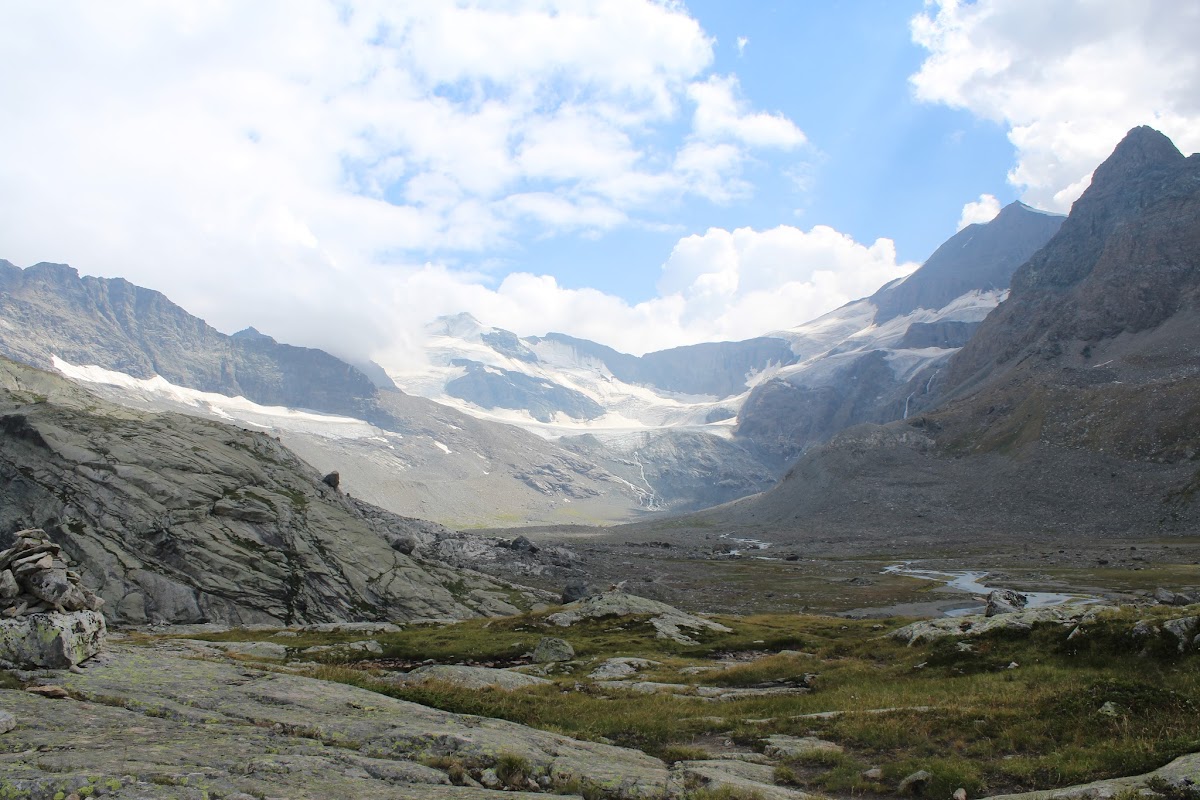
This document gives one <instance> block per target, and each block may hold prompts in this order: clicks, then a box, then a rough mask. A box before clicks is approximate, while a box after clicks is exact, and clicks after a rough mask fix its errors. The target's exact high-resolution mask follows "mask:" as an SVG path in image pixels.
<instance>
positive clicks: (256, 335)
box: [230, 325, 276, 344]
mask: <svg viewBox="0 0 1200 800" xmlns="http://www.w3.org/2000/svg"><path fill="white" fill-rule="evenodd" d="M230 338H231V339H240V340H242V341H244V342H270V343H271V344H276V341H275V339H274V338H273V337H270V336H267V335H266V334H265V333H263V332H262V331H260V330H259V329H258V328H256V327H254V326H253V325H251V326H250V327H248V328H242V329H241V330H240V331H238V332H237V333H235V334H233V336H231V337H230Z"/></svg>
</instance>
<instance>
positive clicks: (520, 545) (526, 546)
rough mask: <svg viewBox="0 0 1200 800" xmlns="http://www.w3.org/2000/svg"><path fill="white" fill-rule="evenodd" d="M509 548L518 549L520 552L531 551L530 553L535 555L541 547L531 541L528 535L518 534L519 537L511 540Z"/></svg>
mask: <svg viewBox="0 0 1200 800" xmlns="http://www.w3.org/2000/svg"><path fill="white" fill-rule="evenodd" d="M508 549H509V550H516V551H517V552H518V553H529V554H530V555H533V554H534V553H536V552H537V551H538V550H540V549H541V548H539V547H538V546H537V545H536V544H534V543H533V542H532V541H530V539H529V538H528V537H526V536H518V537H517V538H515V539H513V540H512V541H511V542H509V544H508Z"/></svg>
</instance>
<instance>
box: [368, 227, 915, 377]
mask: <svg viewBox="0 0 1200 800" xmlns="http://www.w3.org/2000/svg"><path fill="white" fill-rule="evenodd" d="M916 267H917V264H915V263H898V262H897V261H896V249H895V245H894V244H893V242H892V241H891V240H889V239H879V240H877V241H876V242H875V243H874V244H871V245H869V246H868V245H863V244H860V243H858V242H855V241H854V240H853V239H852V238H851V237H849V236H846V235H845V234H842V233H839V232H838V231H835V230H833V229H832V228H829V227H826V226H816V227H814V228H812V229H811V230H808V231H804V230H801V229H799V228H795V227H792V226H787V225H781V226H779V227H776V228H772V229H769V230H762V231H759V230H754V229H751V228H738V229H736V230H732V231H730V230H725V229H721V228H711V229H709V230H708V231H706V232H705V233H704V234H702V235H699V234H698V235H693V236H688V237H685V238H683V239H680V240H679V242H678V243H677V244H676V245H675V247H674V249H673V250H672V252H671V254H670V256H669V258H668V259H667V261H666V262H665V263H664V264H663V268H662V274H661V279H660V281H659V286H658V289H659V291H658V295H657V296H656V297H654V298H651V299H650V300H647V301H645V302H641V303H628V302H626V301H625V300H623V299H621V298H619V297H615V296H613V295H610V294H605V293H603V292H599V291H597V290H595V289H571V288H566V287H563V286H561V285H560V284H559V283H558V282H557V281H556V280H555V279H554V278H553V277H551V276H549V275H532V274H529V273H523V272H515V273H512V274H510V275H508V276H506V277H505V278H504V279H503V280H502V281H501V282H500V283H499V284H498V285H495V286H488V285H485V282H484V281H482V280H480V278H481V276H479V275H475V274H470V273H459V272H456V271H455V270H452V269H448V268H446V267H445V266H441V265H433V264H427V265H424V266H421V267H419V268H414V269H412V270H410V271H408V272H407V273H406V274H404V275H403V276H398V275H393V276H392V278H391V280H390V282H389V283H388V288H387V291H386V292H385V293H382V296H380V297H379V298H378V299H379V301H380V302H383V303H384V304H385V305H386V306H387V307H388V308H391V309H394V310H395V311H396V312H397V314H398V315H399V316H400V317H401V318H405V317H407V318H409V319H428V318H430V317H431V316H436V315H442V314H453V313H458V312H460V311H467V312H469V313H470V314H472V315H473V316H475V317H476V318H477V319H479V320H481V321H483V322H484V323H485V324H488V325H493V326H495V327H499V328H504V329H506V330H511V331H514V332H515V333H517V334H519V335H522V336H525V335H540V334H544V333H546V332H547V331H561V332H565V333H569V334H571V335H574V336H580V337H583V338H587V339H593V340H596V341H600V342H603V343H605V344H608V345H609V346H612V347H615V348H617V349H618V350H621V351H622V352H627V353H634V354H637V355H640V354H642V353H645V352H647V351H649V350H657V349H662V348H667V347H674V346H678V345H684V344H694V343H696V342H704V341H717V340H739V339H746V338H750V337H754V336H761V335H763V334H765V333H768V332H770V331H772V330H779V329H783V328H789V327H793V326H795V325H798V324H800V323H803V322H807V321H808V320H810V319H812V318H814V317H816V316H819V315H820V314H822V313H824V312H826V311H829V310H831V309H833V308H836V307H837V306H840V305H843V304H844V303H847V302H849V301H850V300H854V299H857V298H859V297H863V296H865V295H868V294H870V293H872V292H874V291H875V290H876V289H878V288H879V287H880V286H881V285H883V284H884V283H886V282H888V281H891V280H894V279H895V278H898V277H901V276H903V275H906V274H908V273H909V272H911V271H912V270H914V269H916ZM420 338H421V335H420V332H419V331H418V330H416V329H415V328H410V329H407V330H405V331H403V333H402V334H398V335H397V336H396V337H395V341H396V342H399V343H400V344H399V345H395V346H391V347H388V348H384V349H383V350H382V351H380V353H379V354H378V358H379V360H380V361H381V363H384V364H386V365H387V366H389V367H395V368H397V369H399V370H400V371H403V369H404V368H405V367H406V366H407V365H408V364H410V363H411V361H409V359H411V358H412V355H411V352H409V345H410V344H411V343H413V342H419V341H420Z"/></svg>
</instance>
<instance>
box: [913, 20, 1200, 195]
mask: <svg viewBox="0 0 1200 800" xmlns="http://www.w3.org/2000/svg"><path fill="white" fill-rule="evenodd" d="M927 6H928V7H927V10H926V11H925V12H924V13H922V14H920V15H918V16H917V17H915V18H914V19H913V23H912V34H913V39H914V41H915V42H917V43H918V44H920V45H921V46H922V47H924V48H926V49H927V50H928V51H929V56H928V57H927V58H926V60H925V62H924V63H923V64H922V66H921V69H920V71H919V72H918V73H917V74H916V75H914V76H913V77H912V83H913V87H914V89H915V91H916V94H917V97H919V98H920V99H922V100H926V101H929V102H938V103H945V104H947V105H950V106H953V107H956V108H964V109H967V110H969V111H971V112H972V113H974V114H976V115H978V116H980V117H983V118H985V119H989V120H994V121H996V122H999V123H1001V124H1004V125H1005V126H1007V128H1008V129H1009V139H1010V140H1011V141H1012V143H1013V145H1014V146H1015V147H1016V149H1017V162H1016V165H1015V166H1014V167H1013V169H1012V171H1011V172H1010V173H1009V181H1010V182H1011V183H1012V184H1014V185H1015V186H1017V187H1020V188H1021V189H1022V190H1023V192H1024V194H1023V199H1024V200H1025V201H1026V202H1028V203H1030V204H1031V205H1034V206H1038V207H1040V208H1047V209H1052V210H1057V211H1066V210H1068V209H1069V208H1070V205H1071V203H1072V202H1074V200H1075V199H1076V198H1077V197H1078V196H1079V195H1080V194H1081V193H1082V192H1083V190H1084V189H1085V188H1087V185H1088V182H1089V180H1090V176H1091V172H1092V170H1093V169H1095V168H1096V166H1097V165H1098V164H1099V163H1100V162H1101V161H1103V160H1104V158H1106V157H1107V156H1108V155H1109V153H1110V152H1111V151H1112V149H1113V148H1114V147H1115V146H1116V144H1117V142H1118V141H1120V139H1121V138H1122V137H1123V136H1124V134H1125V133H1126V132H1127V131H1128V130H1129V129H1130V128H1133V127H1135V126H1137V125H1151V126H1153V127H1156V128H1158V129H1160V130H1162V131H1163V132H1164V133H1166V134H1167V135H1168V136H1170V137H1171V138H1172V139H1174V140H1175V143H1176V144H1177V145H1178V146H1179V147H1180V149H1182V150H1184V151H1185V152H1191V151H1193V150H1197V149H1200V48H1197V47H1196V42H1198V41H1200V7H1197V6H1196V5H1195V4H1194V3H1180V2H1178V1H1177V0H1142V1H1141V2H1135V3H1130V2H1126V1H1125V0H1107V1H1103V2H1098V1H1097V0H1055V2H1045V0H1005V2H1000V1H999V0H977V2H971V3H968V2H961V1H960V0H930V2H928V3H927Z"/></svg>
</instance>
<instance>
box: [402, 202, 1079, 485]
mask: <svg viewBox="0 0 1200 800" xmlns="http://www.w3.org/2000/svg"><path fill="white" fill-rule="evenodd" d="M1061 222H1062V217H1060V216H1057V215H1052V214H1046V213H1043V212H1040V211H1037V210H1035V209H1032V208H1030V207H1028V206H1025V205H1023V204H1021V203H1013V204H1012V205H1010V206H1008V207H1007V208H1005V209H1004V210H1003V211H1001V213H1000V214H999V216H997V217H996V219H995V220H993V221H992V222H990V223H987V224H985V225H971V226H968V227H967V228H965V229H963V230H962V231H960V232H959V233H958V234H956V235H955V236H954V237H952V238H951V239H950V240H949V241H947V242H946V243H945V244H944V245H943V246H942V247H941V248H939V249H938V250H937V252H935V253H934V254H933V256H931V257H930V259H929V260H928V261H927V262H926V263H925V264H924V265H923V266H922V267H921V268H920V269H919V270H917V271H916V272H914V273H913V274H912V275H910V276H908V277H906V278H904V279H901V280H899V281H895V282H893V283H891V284H889V285H887V286H885V287H883V288H882V289H880V290H879V291H878V292H877V293H876V294H875V295H873V296H871V297H869V298H864V299H862V300H858V301H855V302H852V303H849V304H847V305H846V306H843V307H842V308H839V309H836V310H835V311H832V312H830V313H829V314H826V315H824V316H822V317H820V318H818V319H815V320H812V321H811V322H807V323H804V324H802V325H798V326H796V327H795V328H791V329H788V330H784V331H776V332H773V333H770V334H768V335H766V336H764V337H761V338H757V339H750V340H746V341H742V342H714V343H706V344H699V345H692V346H687V347H677V348H673V349H671V350H663V351H659V352H655V353H649V354H647V355H645V356H641V357H636V356H630V355H626V354H624V353H619V352H617V351H615V350H613V349H611V348H608V347H605V346H603V345H600V344H597V343H595V342H590V341H587V340H582V339H576V338H573V337H569V336H565V335H563V334H556V333H550V334H547V335H546V336H541V337H536V336H535V337H525V338H521V337H518V336H516V335H515V334H513V333H512V332H510V331H506V330H502V329H499V328H492V327H488V326H486V325H484V324H483V323H481V322H479V321H478V320H476V319H475V318H474V317H472V316H470V315H469V314H458V315H455V316H451V317H442V318H439V319H438V320H436V321H435V322H433V323H432V324H431V325H429V326H428V328H427V330H426V333H427V344H426V355H427V360H428V364H427V366H426V367H424V368H420V369H414V368H408V369H387V372H388V376H389V377H390V378H391V379H392V381H394V382H395V383H396V385H397V386H399V387H400V388H401V389H403V390H404V391H406V392H409V393H412V394H416V395H419V396H422V397H426V398H429V399H431V400H434V401H436V402H438V403H442V404H445V405H449V406H452V407H454V408H457V409H459V410H461V411H463V412H465V413H467V414H471V415H473V416H476V417H479V418H481V419H489V420H494V421H499V422H506V423H510V424H515V425H519V426H521V427H523V428H526V429H527V430H530V431H533V432H535V433H538V434H539V435H541V436H545V437H548V438H556V437H564V436H566V437H569V436H572V435H579V434H585V433H586V434H591V435H593V436H595V437H596V438H597V439H599V440H600V441H601V442H604V443H605V444H607V445H608V446H610V447H614V448H616V449H618V450H626V451H628V449H629V446H628V443H630V442H634V443H642V442H646V441H649V440H652V439H654V438H655V437H657V436H661V435H664V434H666V433H669V432H685V431H686V432H688V433H693V434H706V435H712V436H715V437H719V438H723V439H730V438H733V439H734V440H735V441H737V442H738V443H739V444H743V445H746V446H748V447H750V448H752V449H753V450H754V451H755V452H757V453H759V454H760V455H762V456H763V457H765V458H767V459H768V461H769V462H770V463H771V464H772V465H773V467H774V468H775V469H782V467H783V466H785V465H786V463H787V462H788V461H789V460H790V459H793V458H795V457H796V456H797V455H799V453H801V452H803V450H804V449H806V448H807V447H808V446H810V445H811V444H814V443H816V442H817V441H821V440H823V438H825V437H827V436H828V435H831V434H832V433H834V432H836V430H839V429H840V428H842V427H846V426H847V425H850V424H855V423H857V422H863V421H890V420H892V419H897V418H900V417H902V416H903V415H904V414H905V413H906V412H907V411H908V410H912V409H913V408H915V407H916V406H917V405H919V403H920V400H921V398H922V397H923V396H924V394H925V390H924V389H922V387H921V386H920V385H919V384H918V383H917V380H918V377H920V379H921V380H924V381H926V383H928V381H929V379H930V378H931V377H932V375H933V374H934V373H935V372H936V370H937V368H938V365H940V364H941V363H943V362H944V361H945V360H946V359H947V358H948V357H949V356H950V355H951V354H952V353H954V352H955V351H956V350H957V349H958V348H960V347H962V346H963V344H965V343H966V341H967V339H969V338H970V335H971V333H972V332H973V331H974V329H975V328H976V327H977V326H978V325H979V323H980V322H981V321H982V320H983V318H984V317H985V316H987V314H988V312H989V311H991V309H993V308H995V307H996V305H997V304H999V302H1000V301H1001V300H1003V299H1004V296H1005V294H1006V292H1007V288H1008V279H1009V277H1010V276H1011V275H1012V272H1013V270H1015V269H1016V268H1017V267H1018V266H1019V265H1020V264H1021V263H1023V262H1024V261H1025V260H1026V259H1028V258H1029V256H1031V255H1032V254H1033V253H1034V252H1036V251H1037V250H1038V248H1040V247H1041V246H1042V245H1043V244H1045V243H1046V242H1047V241H1048V240H1049V239H1050V237H1051V236H1052V235H1053V234H1054V232H1055V231H1056V230H1057V229H1058V226H1059V225H1060V224H1061ZM384 367H385V368H387V365H386V364H385V365H384ZM910 384H912V385H911V386H910Z"/></svg>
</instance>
